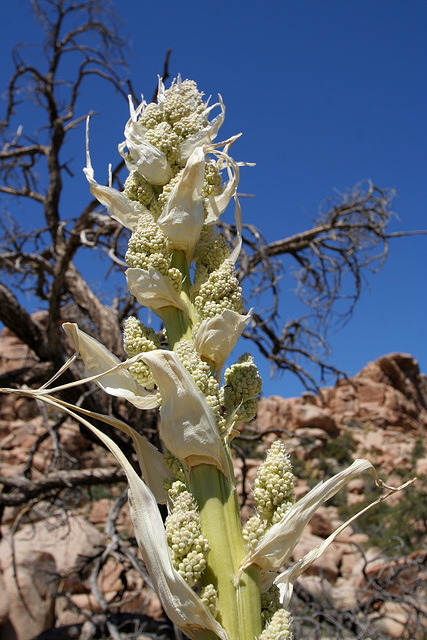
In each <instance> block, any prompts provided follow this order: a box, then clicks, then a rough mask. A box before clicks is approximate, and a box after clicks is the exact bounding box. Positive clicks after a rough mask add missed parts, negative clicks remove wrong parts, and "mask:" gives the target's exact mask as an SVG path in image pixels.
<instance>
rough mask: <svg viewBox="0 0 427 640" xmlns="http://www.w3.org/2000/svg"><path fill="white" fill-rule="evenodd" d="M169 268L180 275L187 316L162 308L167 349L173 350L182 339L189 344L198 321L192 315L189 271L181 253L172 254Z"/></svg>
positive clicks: (171, 309) (175, 310) (178, 311)
mask: <svg viewBox="0 0 427 640" xmlns="http://www.w3.org/2000/svg"><path fill="white" fill-rule="evenodd" d="M171 267H175V268H177V269H179V270H180V272H181V274H182V289H181V298H182V299H183V300H184V302H185V305H186V307H187V309H188V314H189V315H186V314H185V313H184V312H183V311H181V310H180V309H177V308H176V307H164V308H163V309H162V312H161V316H162V320H163V322H164V323H165V327H166V332H167V335H168V342H169V348H170V349H173V348H174V345H175V344H176V343H177V342H179V340H182V339H183V338H185V339H186V340H188V341H189V342H191V341H192V335H191V332H192V328H193V326H194V324H195V323H196V322H197V320H198V319H197V318H196V316H195V315H194V310H193V305H192V304H191V300H190V289H191V279H190V271H189V268H188V264H187V260H186V257H185V254H184V252H183V251H173V252H172V256H171Z"/></svg>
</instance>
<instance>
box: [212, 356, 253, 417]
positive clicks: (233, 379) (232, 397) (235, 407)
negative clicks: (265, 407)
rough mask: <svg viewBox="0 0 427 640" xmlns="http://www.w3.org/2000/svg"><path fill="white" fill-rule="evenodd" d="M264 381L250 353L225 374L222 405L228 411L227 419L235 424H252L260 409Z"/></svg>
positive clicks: (241, 357)
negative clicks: (259, 398)
mask: <svg viewBox="0 0 427 640" xmlns="http://www.w3.org/2000/svg"><path fill="white" fill-rule="evenodd" d="M261 388H262V380H261V377H260V375H259V372H258V368H257V366H256V364H255V363H254V361H253V358H252V356H251V355H250V354H249V353H244V354H243V355H242V356H240V358H239V359H238V361H237V362H236V363H235V364H233V365H232V366H231V367H230V368H229V369H226V371H225V373H224V387H222V389H221V404H223V405H224V406H225V408H226V409H227V418H228V420H229V421H232V422H234V423H237V422H250V421H251V420H252V419H253V418H254V417H255V415H256V412H257V409H258V399H257V396H258V395H259V394H260V393H261Z"/></svg>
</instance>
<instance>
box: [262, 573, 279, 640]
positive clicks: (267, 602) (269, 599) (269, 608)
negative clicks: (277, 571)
mask: <svg viewBox="0 0 427 640" xmlns="http://www.w3.org/2000/svg"><path fill="white" fill-rule="evenodd" d="M280 607H281V605H280V591H279V589H278V588H277V587H276V585H275V584H273V585H272V586H271V587H270V588H269V589H267V591H264V593H261V619H262V627H263V629H265V628H266V627H267V626H268V625H269V624H270V622H271V619H272V617H273V616H274V614H275V613H276V611H278V610H279V609H280Z"/></svg>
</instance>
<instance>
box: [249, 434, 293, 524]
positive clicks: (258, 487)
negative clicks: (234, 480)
mask: <svg viewBox="0 0 427 640" xmlns="http://www.w3.org/2000/svg"><path fill="white" fill-rule="evenodd" d="M254 499H255V503H256V507H257V511H258V514H259V515H260V516H261V517H262V518H265V519H266V520H267V521H268V523H269V524H274V523H276V522H279V521H280V520H281V519H282V518H283V516H284V515H285V513H286V512H287V511H288V510H289V509H290V508H291V507H292V506H293V505H294V504H295V493H294V476H293V473H292V466H291V462H290V459H289V455H288V454H287V453H286V451H285V446H284V444H283V442H281V441H280V440H276V441H275V442H273V444H272V445H271V447H270V449H269V450H268V452H267V457H266V459H265V461H264V462H263V463H262V464H260V466H259V467H258V471H257V477H256V479H255V487H254Z"/></svg>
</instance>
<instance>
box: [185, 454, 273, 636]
mask: <svg viewBox="0 0 427 640" xmlns="http://www.w3.org/2000/svg"><path fill="white" fill-rule="evenodd" d="M189 481H190V489H191V492H192V494H193V496H194V497H195V499H196V502H197V504H198V507H199V511H200V519H201V523H202V529H203V533H204V535H205V536H206V538H207V539H208V541H209V546H210V548H211V550H210V552H209V555H208V560H207V568H206V571H205V572H204V574H203V582H204V584H209V583H211V584H213V585H214V587H215V588H216V589H217V591H218V616H217V618H218V621H219V622H220V623H221V624H222V625H223V626H224V628H225V629H226V631H227V633H228V635H229V637H230V640H254V638H257V637H258V636H259V634H260V633H261V602H260V589H259V571H258V569H257V568H256V567H251V568H250V569H248V570H247V571H244V572H243V574H242V576H241V578H240V580H239V582H238V584H237V580H236V576H237V573H238V569H239V566H240V564H241V562H242V560H243V558H244V556H245V555H246V552H245V548H244V545H243V537H242V527H241V523H240V515H239V506H238V502H237V495H236V491H235V489H234V487H233V488H232V487H230V484H229V482H228V480H227V479H226V478H225V476H224V475H223V474H222V473H221V472H220V471H219V470H218V469H217V468H216V467H215V466H213V465H204V464H202V465H198V466H197V467H194V469H192V471H191V474H190V479H189Z"/></svg>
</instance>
